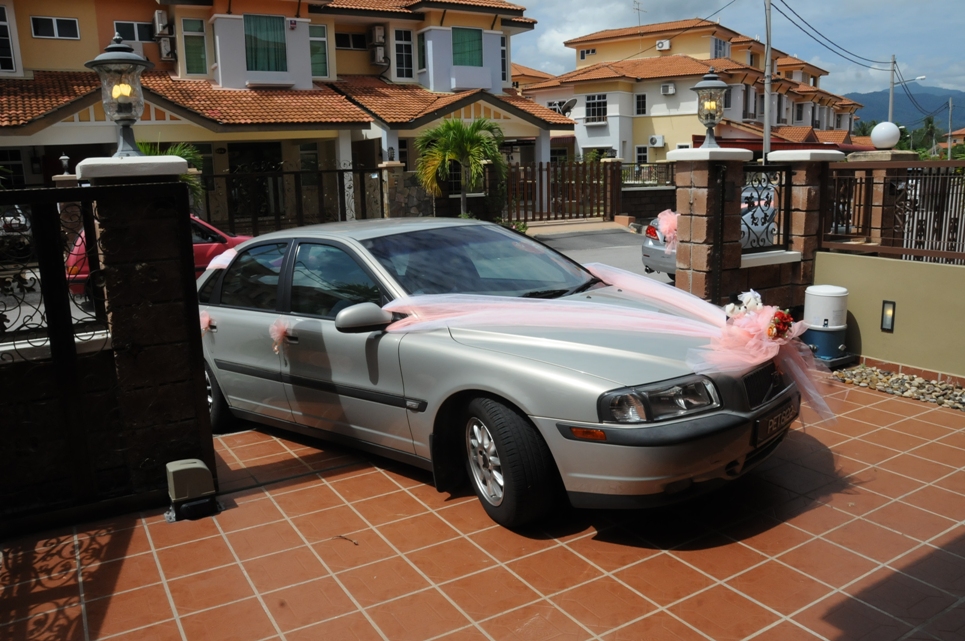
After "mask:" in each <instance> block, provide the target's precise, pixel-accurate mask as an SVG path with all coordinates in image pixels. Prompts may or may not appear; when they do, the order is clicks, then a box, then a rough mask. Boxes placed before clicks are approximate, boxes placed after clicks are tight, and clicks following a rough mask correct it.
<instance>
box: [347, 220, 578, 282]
mask: <svg viewBox="0 0 965 641" xmlns="http://www.w3.org/2000/svg"><path fill="white" fill-rule="evenodd" d="M363 245H364V246H365V248H366V249H367V250H368V251H369V253H371V254H372V255H373V256H374V257H375V258H376V260H378V261H379V262H380V263H381V264H382V266H383V267H385V269H386V270H387V271H388V272H389V274H391V275H392V276H393V278H395V280H396V281H397V282H398V283H399V285H401V286H402V288H403V289H404V290H405V291H406V292H407V293H409V294H411V295H418V294H482V295H488V296H529V297H538V298H556V297H559V296H563V295H565V294H569V293H574V292H576V291H579V290H581V289H582V288H584V287H587V286H589V285H591V284H592V283H594V282H596V280H595V279H594V278H593V277H592V276H590V275H589V274H588V273H587V272H585V271H584V270H583V269H582V268H580V267H579V266H578V265H577V264H575V263H573V262H572V261H570V260H569V259H567V258H566V257H565V256H562V255H561V254H558V253H556V252H555V251H553V250H551V249H549V248H547V247H544V246H543V245H540V244H539V243H537V242H535V241H533V240H530V239H529V238H526V237H525V236H521V235H520V234H517V233H515V232H512V231H509V230H506V229H503V228H501V227H498V226H496V225H479V226H475V225H472V226H469V225H467V226H459V227H448V228H442V229H427V230H422V231H413V232H407V233H401V234H394V235H391V236H381V237H379V238H372V239H369V240H366V241H364V242H363Z"/></svg>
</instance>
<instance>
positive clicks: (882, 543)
mask: <svg viewBox="0 0 965 641" xmlns="http://www.w3.org/2000/svg"><path fill="white" fill-rule="evenodd" d="M823 538H825V539H827V540H829V541H833V542H835V543H837V544H838V545H843V546H844V547H846V548H848V549H849V550H852V551H854V552H857V553H858V554H862V555H864V556H867V557H870V558H872V559H875V560H876V561H880V562H881V563H887V562H888V561H890V560H891V559H893V558H895V557H897V556H900V555H902V554H904V553H905V552H907V551H908V550H910V549H912V548H913V547H916V546H917V545H918V541H916V540H915V539H912V538H910V537H907V536H903V535H901V534H896V533H895V532H892V531H891V530H886V529H885V528H883V527H881V526H880V525H875V524H874V523H869V522H868V521H864V520H861V519H858V520H856V521H851V522H850V523H848V524H846V525H843V526H841V527H840V528H838V529H837V530H834V531H832V532H828V533H827V534H825V535H824V537H823Z"/></svg>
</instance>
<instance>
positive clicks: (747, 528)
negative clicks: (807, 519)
mask: <svg viewBox="0 0 965 641" xmlns="http://www.w3.org/2000/svg"><path fill="white" fill-rule="evenodd" d="M722 533H723V534H724V535H725V536H728V537H730V538H732V539H735V540H737V541H740V542H741V543H743V544H744V545H747V546H749V547H751V548H753V549H755V550H757V551H758V552H761V553H762V554H764V555H766V556H774V555H776V554H780V553H781V552H786V551H787V550H789V549H791V548H792V547H796V546H798V545H800V544H802V543H804V542H805V541H807V540H809V539H811V537H812V535H811V534H808V533H806V532H802V531H801V530H799V529H798V528H795V527H792V526H790V525H787V524H786V523H781V522H780V521H778V520H776V519H773V518H771V517H769V516H763V515H762V516H760V517H758V518H754V519H748V520H746V521H743V522H742V523H738V524H736V525H733V526H731V527H729V528H727V529H725V530H722Z"/></svg>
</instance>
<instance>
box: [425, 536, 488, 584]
mask: <svg viewBox="0 0 965 641" xmlns="http://www.w3.org/2000/svg"><path fill="white" fill-rule="evenodd" d="M407 556H408V557H409V560H410V561H412V562H413V563H415V565H416V567H418V568H419V569H420V570H422V572H423V573H424V574H425V575H426V576H427V577H429V579H431V580H432V581H434V582H436V583H444V582H446V581H451V580H453V579H457V578H459V577H461V576H465V575H467V574H472V573H473V572H478V571H479V570H484V569H486V568H488V567H492V566H493V565H495V564H496V562H495V561H494V560H493V559H492V558H491V557H490V556H489V555H488V554H486V553H485V552H483V551H482V550H480V549H479V548H478V547H476V546H475V545H473V544H472V543H471V542H470V541H469V540H468V539H465V538H458V539H454V540H452V541H447V542H445V543H440V544H438V545H433V546H432V547H428V548H423V549H421V550H418V551H416V552H411V553H409V554H408V555H407Z"/></svg>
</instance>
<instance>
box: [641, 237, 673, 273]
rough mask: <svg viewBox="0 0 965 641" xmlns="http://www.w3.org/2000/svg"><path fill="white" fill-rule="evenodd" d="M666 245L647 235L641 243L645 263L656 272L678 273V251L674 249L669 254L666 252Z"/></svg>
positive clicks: (645, 265)
mask: <svg viewBox="0 0 965 641" xmlns="http://www.w3.org/2000/svg"><path fill="white" fill-rule="evenodd" d="M665 247H666V245H664V243H662V242H660V241H656V240H653V239H652V238H649V237H647V238H646V239H645V240H644V242H643V245H641V252H642V254H643V256H642V260H643V265H644V267H649V268H650V269H652V270H653V271H655V272H663V273H664V274H676V273H677V252H675V251H673V252H670V253H669V254H667V253H665V252H664V248H665Z"/></svg>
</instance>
